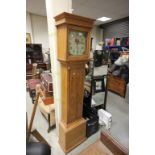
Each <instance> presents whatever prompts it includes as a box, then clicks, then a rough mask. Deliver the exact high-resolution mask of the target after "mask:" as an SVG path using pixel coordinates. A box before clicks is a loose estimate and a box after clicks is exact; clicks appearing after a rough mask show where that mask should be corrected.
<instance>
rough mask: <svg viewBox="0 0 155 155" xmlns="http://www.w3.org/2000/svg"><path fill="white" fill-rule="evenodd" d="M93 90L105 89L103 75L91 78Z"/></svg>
mask: <svg viewBox="0 0 155 155" xmlns="http://www.w3.org/2000/svg"><path fill="white" fill-rule="evenodd" d="M92 84H93V92H94V93H99V92H104V91H105V84H104V76H96V77H94V78H93V81H92Z"/></svg>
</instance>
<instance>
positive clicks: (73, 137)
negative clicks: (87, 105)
mask: <svg viewBox="0 0 155 155" xmlns="http://www.w3.org/2000/svg"><path fill="white" fill-rule="evenodd" d="M55 21H56V26H57V44H58V47H57V49H58V56H57V57H58V60H59V61H60V64H61V99H62V104H61V120H60V123H59V144H60V146H61V148H62V149H63V150H64V152H66V153H67V152H69V151H71V150H72V149H73V148H75V147H76V146H77V145H79V144H80V143H82V142H83V141H84V140H85V139H86V120H85V119H84V118H83V116H82V112H83V95H84V77H85V63H86V62H87V61H89V51H90V42H91V28H92V26H93V22H94V20H92V19H89V18H85V17H81V16H77V15H73V14H69V13H62V14H60V15H58V16H56V17H55ZM70 30H77V31H82V32H86V33H87V37H86V43H87V45H86V49H85V52H84V53H83V55H70V54H69V50H68V43H69V41H68V37H69V31H70Z"/></svg>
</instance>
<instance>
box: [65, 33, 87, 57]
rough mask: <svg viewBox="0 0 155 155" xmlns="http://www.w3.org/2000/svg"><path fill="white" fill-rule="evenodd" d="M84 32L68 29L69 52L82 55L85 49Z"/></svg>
mask: <svg viewBox="0 0 155 155" xmlns="http://www.w3.org/2000/svg"><path fill="white" fill-rule="evenodd" d="M86 35H87V33H86V32H82V31H77V30H70V31H69V40H68V41H69V42H68V47H69V54H70V55H83V54H84V52H85V49H86Z"/></svg>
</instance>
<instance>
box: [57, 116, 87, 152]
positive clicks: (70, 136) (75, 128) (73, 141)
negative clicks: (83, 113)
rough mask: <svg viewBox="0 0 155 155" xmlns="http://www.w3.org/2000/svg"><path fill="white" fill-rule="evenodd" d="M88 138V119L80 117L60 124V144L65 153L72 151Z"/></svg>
mask: <svg viewBox="0 0 155 155" xmlns="http://www.w3.org/2000/svg"><path fill="white" fill-rule="evenodd" d="M85 139H86V120H85V119H83V118H82V119H80V120H78V121H75V122H73V123H70V124H68V125H67V126H65V124H64V123H63V122H60V124H59V144H60V146H61V148H62V149H63V151H64V152H65V153H67V152H69V151H71V150H72V149H73V148H75V147H76V146H77V145H79V144H80V143H82V142H83V141H84V140H85Z"/></svg>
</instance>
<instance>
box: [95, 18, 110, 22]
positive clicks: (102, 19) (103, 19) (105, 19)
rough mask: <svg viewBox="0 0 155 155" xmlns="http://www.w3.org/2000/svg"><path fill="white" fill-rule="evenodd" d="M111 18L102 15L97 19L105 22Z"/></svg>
mask: <svg viewBox="0 0 155 155" xmlns="http://www.w3.org/2000/svg"><path fill="white" fill-rule="evenodd" d="M110 19H111V18H108V17H101V18H98V19H97V20H100V21H102V22H105V21H107V20H110Z"/></svg>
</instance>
